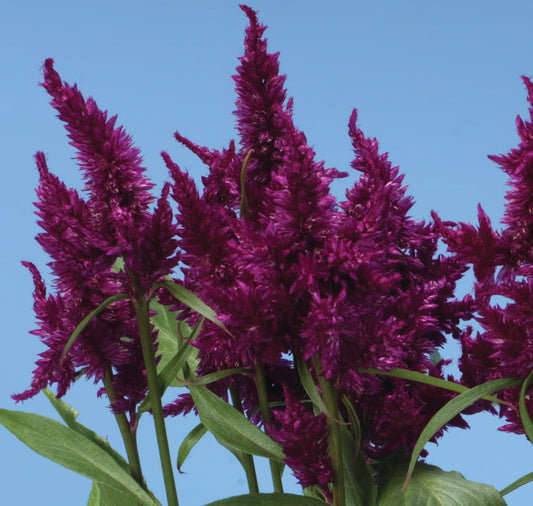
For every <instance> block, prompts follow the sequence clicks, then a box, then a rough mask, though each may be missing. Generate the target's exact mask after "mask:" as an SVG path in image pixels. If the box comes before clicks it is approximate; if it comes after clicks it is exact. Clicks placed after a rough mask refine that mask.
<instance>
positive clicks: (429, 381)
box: [359, 368, 512, 407]
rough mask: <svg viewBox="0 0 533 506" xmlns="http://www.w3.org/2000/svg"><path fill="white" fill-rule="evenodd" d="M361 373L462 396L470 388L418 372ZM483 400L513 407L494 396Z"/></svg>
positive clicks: (487, 396) (361, 370)
mask: <svg viewBox="0 0 533 506" xmlns="http://www.w3.org/2000/svg"><path fill="white" fill-rule="evenodd" d="M359 372H363V373H368V374H379V375H380V376H391V377H393V378H400V379H405V380H408V381H416V382H417V383H424V384H425V385H431V386H434V387H438V388H443V389H444V390H450V391H451V392H457V393H460V394H462V393H463V392H468V390H469V388H468V387H465V386H464V385H461V384H459V383H455V382H454V381H448V380H443V379H442V378H435V377H434V376H430V375H429V374H424V373H423V372H418V371H409V370H408V369H393V370H392V371H380V370H379V369H361V368H360V369H359ZM483 399H484V400H486V401H490V402H496V403H498V404H504V405H507V406H510V407H512V404H511V403H509V402H506V401H502V400H501V399H498V398H497V397H494V396H492V395H485V396H483Z"/></svg>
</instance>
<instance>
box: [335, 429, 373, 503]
mask: <svg viewBox="0 0 533 506" xmlns="http://www.w3.org/2000/svg"><path fill="white" fill-rule="evenodd" d="M340 433H341V443H342V447H343V451H342V458H343V466H342V467H343V470H344V491H345V494H346V504H349V505H350V506H375V504H376V485H375V483H374V479H373V478H372V474H371V472H370V468H369V466H368V464H367V463H366V461H365V458H364V456H363V452H360V451H357V445H356V444H355V441H354V438H353V437H352V435H351V433H350V431H349V430H348V428H347V427H346V426H340Z"/></svg>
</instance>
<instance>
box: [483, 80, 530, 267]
mask: <svg viewBox="0 0 533 506" xmlns="http://www.w3.org/2000/svg"><path fill="white" fill-rule="evenodd" d="M522 80H523V81H524V84H525V85H526V88H527V92H528V97H527V99H528V102H529V104H530V107H529V115H530V119H529V121H523V120H522V119H521V118H520V117H517V118H516V126H517V131H518V135H519V137H520V144H519V146H518V148H517V149H512V150H511V151H510V152H509V154H507V155H500V156H489V158H490V159H491V160H493V161H495V162H496V163H498V164H499V165H500V167H501V169H502V170H503V171H504V172H506V173H507V175H508V176H509V179H508V185H509V187H510V188H509V190H508V191H507V194H506V196H505V198H506V200H507V203H506V205H505V212H504V215H503V220H502V222H503V223H504V224H505V225H506V228H505V229H504V232H503V234H504V238H506V239H507V240H508V244H509V247H510V249H511V253H512V256H513V258H514V260H515V262H517V263H522V262H526V263H531V262H533V255H532V252H531V245H532V244H533V214H532V209H533V83H532V82H531V80H530V79H528V78H527V77H524V76H523V77H522Z"/></svg>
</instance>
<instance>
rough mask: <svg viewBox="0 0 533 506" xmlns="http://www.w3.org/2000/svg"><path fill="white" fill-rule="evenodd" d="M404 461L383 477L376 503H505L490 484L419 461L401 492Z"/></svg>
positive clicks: (386, 505)
mask: <svg viewBox="0 0 533 506" xmlns="http://www.w3.org/2000/svg"><path fill="white" fill-rule="evenodd" d="M406 467H407V465H406V463H402V464H401V465H398V466H395V467H394V468H392V470H391V471H390V472H389V473H388V474H387V475H386V476H384V477H383V480H382V482H381V485H380V487H379V492H378V506H505V501H504V500H503V497H502V496H501V495H500V494H499V492H498V491H497V490H496V489H495V488H494V487H492V486H491V485H485V484H483V483H476V482H473V481H468V480H466V479H465V478H464V476H462V475H461V474H460V473H458V472H457V471H451V472H445V471H443V470H442V469H439V468H438V467H436V466H431V465H428V464H423V463H421V462H418V463H417V464H416V467H415V470H414V472H413V475H412V478H411V481H410V482H409V484H408V485H407V487H406V489H405V491H403V492H402V486H403V481H404V478H405V472H406Z"/></svg>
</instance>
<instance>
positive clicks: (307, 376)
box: [294, 354, 332, 418]
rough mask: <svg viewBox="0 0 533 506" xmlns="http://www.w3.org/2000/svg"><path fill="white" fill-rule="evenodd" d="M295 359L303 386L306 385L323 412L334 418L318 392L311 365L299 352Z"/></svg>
mask: <svg viewBox="0 0 533 506" xmlns="http://www.w3.org/2000/svg"><path fill="white" fill-rule="evenodd" d="M294 359H295V362H296V369H297V371H298V376H299V377H300V381H301V383H302V386H303V387H304V390H305V392H306V393H307V395H308V396H309V398H310V399H311V401H312V402H313V404H314V405H315V406H316V407H317V408H318V409H319V410H320V412H321V413H324V414H325V415H326V416H328V417H330V418H332V416H331V414H330V412H329V411H328V408H327V407H326V405H325V404H324V401H323V400H322V397H321V396H320V393H319V392H318V388H317V387H316V384H315V382H314V381H313V376H312V375H311V371H310V370H309V367H308V366H307V364H306V363H305V361H304V360H303V359H302V357H301V356H300V355H299V354H296V355H295V356H294Z"/></svg>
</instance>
